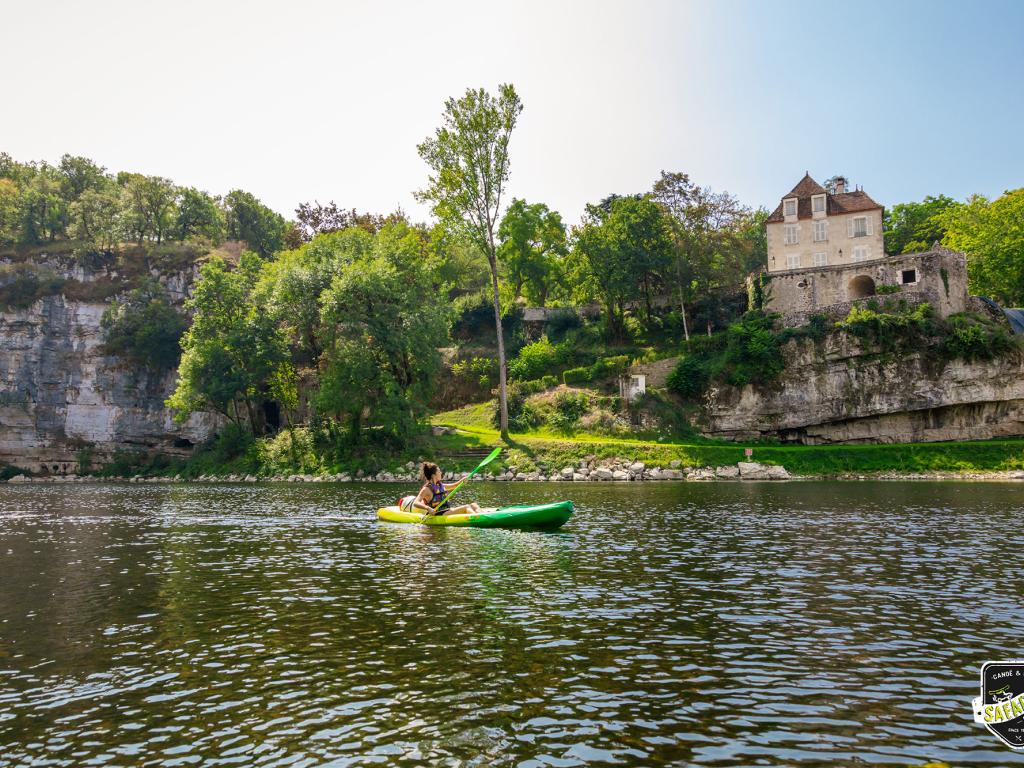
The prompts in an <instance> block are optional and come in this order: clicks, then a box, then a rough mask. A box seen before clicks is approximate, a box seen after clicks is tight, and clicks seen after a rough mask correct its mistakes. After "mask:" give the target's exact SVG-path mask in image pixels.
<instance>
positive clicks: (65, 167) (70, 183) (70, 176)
mask: <svg viewBox="0 0 1024 768" xmlns="http://www.w3.org/2000/svg"><path fill="white" fill-rule="evenodd" d="M57 167H58V169H59V170H60V172H61V174H62V176H63V177H64V178H63V180H62V185H61V186H62V187H63V192H64V197H65V199H66V200H68V202H71V201H74V200H77V199H78V198H79V197H81V196H82V193H83V192H85V191H86V190H87V189H95V190H98V189H100V188H102V187H103V186H105V185H106V184H108V183H109V178H108V177H107V176H106V175H105V174H106V169H105V168H101V167H100V166H98V165H96V163H94V162H93V161H92V160H90V159H89V158H87V157H75V156H74V155H67V154H66V155H64V156H62V157H61V159H60V165H58V166H57Z"/></svg>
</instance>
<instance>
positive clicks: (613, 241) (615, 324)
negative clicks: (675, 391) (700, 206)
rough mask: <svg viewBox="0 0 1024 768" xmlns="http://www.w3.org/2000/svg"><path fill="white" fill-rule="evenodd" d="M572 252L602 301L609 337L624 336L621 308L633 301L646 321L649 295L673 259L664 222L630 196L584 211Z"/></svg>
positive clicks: (650, 204)
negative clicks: (640, 304)
mask: <svg viewBox="0 0 1024 768" xmlns="http://www.w3.org/2000/svg"><path fill="white" fill-rule="evenodd" d="M576 248H577V250H578V251H579V252H580V254H581V255H582V257H583V259H584V260H585V261H586V264H587V267H588V271H589V274H590V277H591V279H592V281H593V283H594V285H595V286H596V287H597V291H598V293H599V294H600V295H601V297H602V301H603V303H604V305H605V313H606V318H607V323H608V331H609V333H610V334H611V335H613V336H615V337H616V338H622V337H623V336H624V335H625V323H624V320H625V309H626V304H627V303H629V302H631V301H634V300H636V299H638V298H643V302H644V308H645V314H646V317H647V318H648V319H650V317H651V295H652V293H653V291H654V289H655V287H656V286H657V285H658V284H659V283H660V281H661V280H662V276H663V274H664V272H665V271H666V269H667V268H668V266H669V265H670V264H671V260H672V254H673V243H672V240H671V234H670V231H669V228H668V222H667V220H666V217H665V215H664V213H663V211H662V208H661V207H660V206H659V205H658V204H657V203H656V202H655V201H654V200H652V199H651V198H650V197H648V196H647V195H632V196H630V197H615V198H614V199H611V201H610V202H609V203H608V205H607V206H605V205H603V204H598V205H588V206H587V213H586V218H585V220H584V223H583V225H582V226H581V227H579V228H578V229H577V230H576Z"/></svg>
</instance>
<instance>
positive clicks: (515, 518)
mask: <svg viewBox="0 0 1024 768" xmlns="http://www.w3.org/2000/svg"><path fill="white" fill-rule="evenodd" d="M572 513H573V506H572V502H571V501H555V502H552V503H550V504H529V505H521V506H516V507H499V508H498V509H481V510H480V511H479V512H467V513H459V514H454V515H430V516H428V517H426V518H424V517H423V514H422V513H420V512H418V511H416V510H412V511H407V510H403V509H402V508H401V507H399V506H397V505H395V506H390V507H381V508H380V509H378V510H377V517H378V518H380V519H381V520H387V521H388V522H392V523H422V524H423V525H452V526H461V527H469V528H515V529H518V530H533V531H553V530H555V529H557V528H561V527H562V526H563V525H565V522H566V521H567V520H568V519H569V518H570V517H572Z"/></svg>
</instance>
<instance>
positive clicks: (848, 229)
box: [846, 216, 853, 237]
mask: <svg viewBox="0 0 1024 768" xmlns="http://www.w3.org/2000/svg"><path fill="white" fill-rule="evenodd" d="M846 236H847V237H853V217H852V216H851V217H850V218H848V219H847V220H846Z"/></svg>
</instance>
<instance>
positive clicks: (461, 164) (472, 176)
mask: <svg viewBox="0 0 1024 768" xmlns="http://www.w3.org/2000/svg"><path fill="white" fill-rule="evenodd" d="M522 110H523V105H522V102H521V101H520V100H519V96H518V95H517V94H516V91H515V88H513V87H512V85H511V84H503V85H501V86H499V87H498V95H497V96H493V95H491V94H490V93H488V92H487V91H485V90H484V89H483V88H479V89H476V90H473V89H469V90H467V91H466V93H465V95H464V96H463V97H462V98H461V99H454V98H451V99H448V101H446V102H445V111H444V117H443V123H442V125H441V127H440V128H438V129H437V131H436V132H435V133H434V135H433V136H431V137H429V138H427V139H426V140H425V141H424V142H423V143H422V144H420V145H419V146H418V147H417V149H418V150H419V153H420V157H422V158H423V160H424V161H426V163H427V165H428V166H429V167H430V171H431V173H430V176H429V177H428V183H427V187H426V189H424V190H422V191H420V192H419V193H417V197H418V198H419V199H420V200H423V201H426V202H429V203H431V206H432V209H433V212H434V215H436V216H437V217H438V218H439V219H440V220H441V221H443V222H445V224H446V225H448V226H449V227H451V228H453V229H455V230H457V231H458V232H460V233H461V234H462V235H463V236H465V237H466V238H468V239H469V240H470V241H471V242H472V243H473V244H474V245H475V246H476V247H477V248H479V249H480V251H481V252H482V253H484V255H486V257H487V263H488V264H489V265H490V268H491V290H492V294H493V299H494V326H495V331H496V333H497V339H498V407H499V414H500V418H499V424H500V427H501V437H502V439H504V440H506V441H507V440H508V439H509V435H508V398H507V395H506V382H507V379H508V370H507V365H506V362H505V341H504V338H503V336H502V328H501V296H500V292H499V289H498V256H497V241H496V234H497V229H498V221H499V216H500V213H501V197H502V194H503V192H504V191H505V183H506V182H507V181H508V176H509V154H508V145H509V140H510V139H511V137H512V130H513V129H514V128H515V125H516V121H517V120H518V118H519V114H520V112H522Z"/></svg>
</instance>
